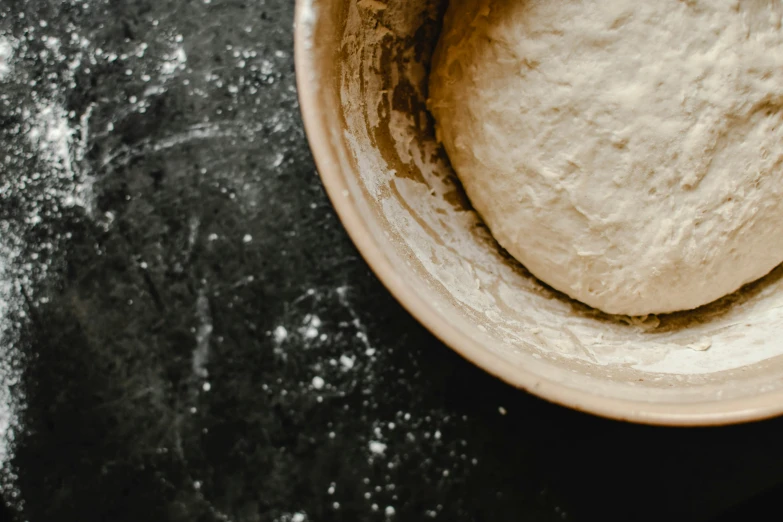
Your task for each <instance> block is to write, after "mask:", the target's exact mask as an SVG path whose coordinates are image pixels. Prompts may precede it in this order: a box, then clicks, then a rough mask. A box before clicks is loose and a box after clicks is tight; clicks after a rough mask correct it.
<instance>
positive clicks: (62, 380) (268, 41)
mask: <svg viewBox="0 0 783 522" xmlns="http://www.w3.org/2000/svg"><path fill="white" fill-rule="evenodd" d="M292 17H293V2H292V1H291V0H266V1H264V0H255V1H252V2H245V1H238V0H211V1H210V0H197V1H196V0H192V1H184V0H183V1H173V0H157V1H152V0H149V1H147V0H134V1H125V2H122V1H97V0H95V1H75V0H68V1H60V0H38V1H33V0H30V1H22V0H4V1H3V2H2V3H1V4H0V169H1V170H0V333H1V335H0V348H1V349H0V354H1V357H0V359H1V360H0V362H1V363H2V364H0V381H2V389H3V393H2V394H0V399H2V402H3V404H2V408H0V428H2V439H3V441H4V444H3V445H2V448H0V449H2V451H0V457H2V481H0V485H2V495H3V499H4V503H5V505H6V509H7V512H6V513H5V514H4V515H5V517H6V518H8V519H11V520H20V521H22V520H26V521H30V522H38V521H52V520H80V521H83V522H89V521H103V520H111V521H113V522H121V521H126V520H127V521H133V522H138V521H139V520H151V521H157V520H171V521H188V522H192V521H205V522H206V521H213V520H215V521H219V520H224V521H235V522H246V521H248V522H249V521H263V522H266V521H270V522H271V521H277V522H305V521H338V520H346V521H372V520H401V521H405V522H408V521H416V520H431V519H440V520H448V521H474V520H475V521H484V520H486V521H492V522H504V521H520V520H532V521H550V520H595V519H596V517H597V516H600V517H601V519H602V520H615V519H616V520H660V519H661V517H669V518H672V517H674V518H676V519H696V520H702V519H707V518H708V517H710V516H713V515H716V514H718V513H720V512H721V511H723V510H724V509H726V508H728V507H730V506H732V505H734V504H736V503H737V502H740V501H743V500H745V499H747V498H749V497H751V496H752V495H755V494H757V493H759V492H761V491H763V490H765V489H767V488H769V487H771V486H773V485H775V484H777V483H778V482H780V481H781V480H783V476H782V474H781V471H780V470H781V469H783V466H781V464H783V450H781V449H780V445H779V434H780V432H781V429H783V424H781V422H780V421H772V422H767V423H763V424H757V425H753V426H745V427H736V428H730V429H724V430H700V431H682V430H678V431H673V430H664V429H653V428H644V427H637V426H630V425H624V424H619V423H614V422H611V421H605V420H601V419H596V418H592V417H589V416H585V415H582V414H579V413H575V412H571V411H567V410H565V409H562V408H559V407H557V406H553V405H549V404H546V403H543V402H541V401H538V400H536V399H534V398H532V397H530V396H528V395H526V394H524V393H522V392H518V391H515V390H512V389H510V388H508V387H506V386H505V385H503V384H501V383H499V382H497V381H495V380H494V379H492V378H491V377H489V376H487V375H485V374H484V373H483V372H481V371H479V370H477V369H475V368H473V367H472V366H470V365H469V364H468V363H466V362H464V361H463V360H462V359H460V358H459V357H458V356H456V355H455V354H453V353H452V352H451V351H450V350H448V349H447V348H445V347H444V346H442V345H441V344H440V343H439V342H437V341H436V340H435V339H434V338H432V336H430V335H429V334H428V333H427V332H426V331H425V330H424V329H423V328H421V327H420V326H419V325H418V324H417V323H416V322H415V321H414V320H413V319H412V318H411V317H409V316H408V314H407V313H406V312H405V311H403V310H402V309H401V308H400V307H399V306H398V305H397V304H396V303H395V302H394V301H393V299H392V298H391V297H390V296H389V295H388V293H387V292H386V291H385V290H384V289H383V288H382V287H381V285H380V284H379V283H378V282H377V280H376V279H375V278H374V277H373V276H372V274H371V273H370V271H369V270H368V268H367V267H366V265H365V264H364V262H363V261H362V260H361V258H360V257H359V256H358V254H357V253H356V251H355V250H354V248H353V246H352V245H351V243H350V241H349V240H348V239H347V237H346V235H345V233H344V232H343V230H342V228H341V226H340V224H339V222H338V220H337V219H336V217H335V215H334V213H333V211H332V210H331V207H330V205H329V203H328V201H327V199H326V197H325V195H324V193H323V191H322V188H321V185H320V182H319V180H318V178H317V175H316V173H315V169H314V166H313V162H312V159H311V157H310V154H309V150H308V147H307V144H306V140H305V137H304V133H303V130H302V126H301V123H300V120H299V115H298V105H297V101H296V93H295V89H294V68H293V60H292V35H291V32H292ZM716 462H717V463H719V465H716Z"/></svg>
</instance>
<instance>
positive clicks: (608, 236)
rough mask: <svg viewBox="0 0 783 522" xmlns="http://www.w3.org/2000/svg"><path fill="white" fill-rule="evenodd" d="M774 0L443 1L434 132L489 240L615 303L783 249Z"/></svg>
mask: <svg viewBox="0 0 783 522" xmlns="http://www.w3.org/2000/svg"><path fill="white" fill-rule="evenodd" d="M781 13H783V2H779V1H766V0H754V1H739V0H654V1H653V0H647V1H642V0H565V1H554V0H519V1H513V0H451V2H450V6H449V9H448V12H447V14H446V18H445V25H444V28H443V33H442V36H441V40H440V42H439V44H438V48H437V50H436V53H435V58H434V64H433V69H432V72H431V78H430V101H429V107H430V110H431V112H432V114H433V115H434V117H435V119H436V121H437V130H438V138H439V140H440V141H441V142H442V143H443V145H444V146H445V148H446V151H447V152H448V154H449V157H450V158H451V161H452V164H453V166H454V168H455V170H456V172H457V174H458V175H459V177H460V179H461V180H462V182H463V185H464V187H465V190H466V192H467V194H468V196H469V197H470V199H471V201H472V202H473V205H474V207H475V208H476V210H477V211H478V212H479V213H480V214H481V215H482V216H483V218H484V220H485V221H486V223H487V225H488V226H489V228H490V229H491V230H492V232H493V234H494V236H495V238H496V239H497V240H498V241H499V243H500V244H501V245H502V246H503V247H505V248H506V249H507V250H508V251H509V252H510V253H511V254H512V255H513V256H514V257H516V258H517V259H518V260H519V261H520V262H522V264H524V265H525V266H526V267H527V268H528V269H529V270H530V271H531V272H532V273H533V274H534V275H536V276H537V277H538V278H539V279H540V280H542V281H543V282H545V283H547V284H549V285H550V286H552V287H554V288H555V289H557V290H560V291H562V292H564V293H566V294H568V295H569V296H571V297H573V298H574V299H577V300H579V301H582V302H584V303H587V304H589V305H591V306H593V307H595V308H598V309H601V310H603V311H605V312H608V313H613V314H628V315H645V314H652V313H666V312H673V311H677V310H687V309H692V308H696V307H699V306H701V305H704V304H706V303H709V302H711V301H714V300H716V299H718V298H720V297H722V296H724V295H726V294H729V293H732V292H734V291H735V290H737V289H739V288H740V287H741V286H742V285H744V284H746V283H748V282H751V281H754V280H756V279H758V278H760V277H762V276H764V275H765V274H767V273H769V272H770V271H771V270H772V269H773V268H775V266H777V265H778V264H780V263H781V262H783V237H781V232H783V194H782V192H783V30H781Z"/></svg>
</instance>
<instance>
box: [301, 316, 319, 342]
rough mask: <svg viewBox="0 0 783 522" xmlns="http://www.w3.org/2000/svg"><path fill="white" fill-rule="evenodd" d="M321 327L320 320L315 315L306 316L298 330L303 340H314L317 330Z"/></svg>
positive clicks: (317, 333)
mask: <svg viewBox="0 0 783 522" xmlns="http://www.w3.org/2000/svg"><path fill="white" fill-rule="evenodd" d="M320 327H321V319H320V318H319V317H318V316H317V315H312V314H308V315H306V316H305V318H304V325H303V326H302V327H301V328H300V329H299V333H301V334H302V337H304V338H305V339H315V338H316V337H318V335H319V333H320V332H319V331H318V329H319V328H320Z"/></svg>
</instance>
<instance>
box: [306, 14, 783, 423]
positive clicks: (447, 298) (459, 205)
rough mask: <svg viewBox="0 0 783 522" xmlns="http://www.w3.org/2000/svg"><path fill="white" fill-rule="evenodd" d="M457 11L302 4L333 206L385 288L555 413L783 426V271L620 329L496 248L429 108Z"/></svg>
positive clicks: (319, 159) (312, 113) (314, 127)
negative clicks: (446, 28)
mask: <svg viewBox="0 0 783 522" xmlns="http://www.w3.org/2000/svg"><path fill="white" fill-rule="evenodd" d="M446 3H447V1H441V0H417V1H415V2H414V1H411V0H299V1H298V3H297V10H296V67H297V80H298V88H299V96H300V100H301V108H302V113H303V117H304V122H305V127H306V130H307V135H308V137H309V140H310V144H311V148H312V151H313V154H314V156H315V160H316V163H317V166H318V170H319V172H320V174H321V177H322V178H323V182H324V185H325V186H326V189H327V191H328V193H329V196H330V198H331V199H332V201H333V203H334V206H335V208H336V210H337V212H338V214H339V215H340V218H341V219H342V222H343V224H344V225H345V228H346V229H347V230H348V232H349V234H350V235H351V237H352V238H353V240H354V242H355V243H356V245H357V246H358V248H359V250H360V251H361V252H362V254H363V255H364V257H365V258H366V260H367V262H368V263H369V264H370V266H371V267H372V268H373V269H374V271H375V273H376V274H377V275H378V277H379V278H380V279H381V280H382V281H383V282H384V284H385V285H386V286H387V287H388V289H389V290H390V291H391V292H392V293H393V294H394V295H395V296H396V298H397V299H398V300H399V301H400V302H401V303H402V304H403V305H404V306H405V307H406V308H407V309H408V310H409V311H410V313H411V314H413V315H414V316H415V317H416V318H417V319H418V320H419V321H421V322H422V323H423V324H424V325H425V326H426V327H427V328H428V329H429V330H430V331H432V333H433V334H435V335H436V336H437V337H439V338H440V339H441V340H442V341H444V342H445V343H446V344H448V345H449V346H450V347H452V348H453V349H454V350H455V351H457V352H458V353H460V354H461V355H462V356H464V357H465V358H466V359H468V360H470V361H472V362H473V363H474V364H476V365H478V366H480V367H481V368H483V369H485V370H486V371H488V372H490V373H491V374H494V375H496V376H497V377H499V378H501V379H503V380H504V381H506V382H508V383H509V384H511V385H513V386H516V387H518V388H521V389H524V390H527V391H528V392H530V393H533V394H536V395H538V396H540V397H543V398H545V399H548V400H550V401H553V402H556V403H559V404H562V405H566V406H569V407H571V408H575V409H578V410H583V411H587V412H592V413H595V414H598V415H603V416H607V417H612V418H616V419H623V420H629V421H635V422H642V423H651V424H665V425H715V424H729V423H736V422H743V421H749V420H756V419H761V418H765V417H770V416H773V415H777V414H780V413H781V412H783V288H782V286H783V279H782V278H781V275H783V271H782V270H780V269H778V270H776V271H775V272H773V273H772V274H770V275H769V276H768V277H766V278H765V279H764V280H762V281H760V282H758V283H755V284H753V285H751V286H749V287H747V288H745V289H743V290H742V291H740V292H738V293H737V294H735V295H732V296H729V297H727V298H725V299H723V300H721V301H720V302H717V303H714V304H712V305H709V306H706V307H704V308H701V309H699V310H696V311H692V312H686V313H680V314H672V315H667V316H657V317H656V316H650V317H642V318H639V317H636V318H631V317H616V316H608V315H605V314H602V313H599V312H597V311H595V310H592V309H590V308H588V307H586V306H584V305H581V304H579V303H577V302H574V301H572V300H570V299H569V298H568V297H566V296H564V295H562V294H559V293H557V292H555V291H554V290H552V289H550V288H548V287H546V286H545V285H543V284H541V283H540V282H539V281H537V280H536V279H535V278H534V277H532V276H531V275H530V274H529V273H528V272H527V271H526V270H525V268H524V267H522V266H521V265H520V264H519V263H517V262H515V261H514V260H513V259H511V258H510V257H509V256H508V254H506V253H505V252H504V251H503V250H502V249H501V248H500V247H499V246H498V245H497V244H496V243H495V241H494V240H493V239H492V236H491V234H490V233H489V232H488V230H487V228H486V227H485V226H484V225H483V224H482V222H481V220H480V218H479V217H478V216H477V215H476V213H475V212H474V211H473V210H472V209H471V207H470V203H469V202H468V200H467V199H466V198H465V196H464V194H463V192H462V190H461V188H460V186H459V183H458V181H457V180H456V178H455V176H454V174H453V172H452V170H451V168H450V166H449V162H448V158H447V157H446V155H445V154H444V152H443V150H442V149H441V148H440V147H439V145H438V143H437V142H436V140H435V138H434V132H433V122H432V119H431V116H430V115H429V113H428V112H427V109H426V96H427V75H428V69H429V61H430V57H431V54H432V51H433V48H434V46H435V44H436V42H437V37H438V33H439V29H440V22H441V19H442V15H443V11H444V8H445V5H446Z"/></svg>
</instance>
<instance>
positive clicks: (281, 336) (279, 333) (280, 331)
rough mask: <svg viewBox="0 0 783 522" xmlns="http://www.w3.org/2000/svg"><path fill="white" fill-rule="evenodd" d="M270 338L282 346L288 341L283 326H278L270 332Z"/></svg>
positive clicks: (286, 332) (286, 331)
mask: <svg viewBox="0 0 783 522" xmlns="http://www.w3.org/2000/svg"><path fill="white" fill-rule="evenodd" d="M272 336H273V337H274V339H275V342H276V343H277V344H282V343H283V342H285V340H286V339H288V330H286V328H285V326H278V327H277V328H275V331H274V332H272Z"/></svg>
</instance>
